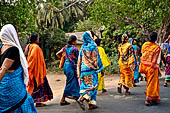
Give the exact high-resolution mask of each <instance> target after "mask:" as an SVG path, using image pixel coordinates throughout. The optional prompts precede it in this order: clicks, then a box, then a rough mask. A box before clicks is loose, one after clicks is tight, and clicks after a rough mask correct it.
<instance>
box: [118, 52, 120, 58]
mask: <svg viewBox="0 0 170 113" xmlns="http://www.w3.org/2000/svg"><path fill="white" fill-rule="evenodd" d="M119 58H120V52H118V60H119Z"/></svg>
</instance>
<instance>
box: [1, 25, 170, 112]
mask: <svg viewBox="0 0 170 113" xmlns="http://www.w3.org/2000/svg"><path fill="white" fill-rule="evenodd" d="M95 38H96V36H95V33H94V32H92V31H87V32H85V33H84V34H83V39H82V40H83V45H82V46H81V49H80V51H79V50H78V48H77V47H75V45H76V41H77V38H76V36H73V35H72V36H70V37H69V40H68V44H67V45H66V46H64V47H63V48H62V49H61V50H60V51H58V52H57V53H56V55H57V57H59V58H61V59H62V60H61V63H60V67H61V68H63V71H64V74H65V75H66V86H65V89H64V93H63V96H62V98H61V101H60V105H62V106H63V105H69V104H70V103H69V102H68V101H66V98H70V99H74V100H76V101H77V103H78V104H79V105H80V107H81V109H82V110H85V104H84V101H86V102H87V104H88V109H89V110H92V109H95V108H97V107H98V106H97V105H96V95H97V90H98V91H102V93H104V92H106V91H107V90H106V89H105V84H104V68H105V67H107V66H108V65H110V64H111V62H110V60H109V59H108V57H107V55H106V53H105V51H104V49H103V48H102V47H100V43H101V39H98V38H97V39H95ZM0 39H1V41H2V44H1V45H0V66H1V68H0V113H9V112H12V113H21V112H23V113H37V110H36V108H35V106H34V103H36V106H37V107H39V106H45V104H43V103H42V102H46V101H48V100H51V99H53V93H52V90H51V88H50V86H49V83H48V80H47V77H46V75H47V72H46V65H45V61H44V56H43V52H42V50H41V48H40V47H39V46H38V43H39V37H38V34H35V33H32V34H31V36H30V42H29V44H28V45H27V46H26V48H25V52H23V50H22V48H21V45H20V43H19V36H18V33H17V29H16V28H15V27H14V26H13V25H11V24H7V25H5V26H3V27H2V29H1V32H0ZM156 40H157V33H156V32H152V33H151V34H150V40H149V41H148V42H145V43H144V44H143V46H142V49H141V53H142V56H141V58H140V59H141V62H140V59H139V58H138V53H139V48H138V47H137V46H136V40H131V41H130V40H129V38H128V36H127V35H126V34H123V35H122V37H121V41H122V42H121V44H120V45H119V47H118V51H119V54H118V59H119V66H120V72H121V75H120V81H119V83H118V88H117V90H118V93H122V87H124V89H125V95H130V94H131V92H130V90H129V89H130V88H133V87H134V86H135V83H138V82H139V73H143V74H145V75H146V79H147V90H146V91H145V94H146V100H145V104H146V105H147V106H150V105H153V104H156V103H157V102H159V101H160V97H159V75H160V71H159V63H160V60H161V59H162V60H163V62H164V64H166V63H167V64H168V65H169V58H170V57H169V53H168V55H167V60H165V58H164V55H163V53H162V52H161V48H160V46H159V45H158V44H157V43H156ZM168 52H169V46H168ZM167 69H169V68H167ZM166 74H167V77H166V81H165V85H166V84H167V81H168V80H169V70H166Z"/></svg>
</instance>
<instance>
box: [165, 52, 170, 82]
mask: <svg viewBox="0 0 170 113" xmlns="http://www.w3.org/2000/svg"><path fill="white" fill-rule="evenodd" d="M166 63H167V64H168V65H167V67H166V70H165V80H166V81H167V82H170V54H168V55H167V57H166Z"/></svg>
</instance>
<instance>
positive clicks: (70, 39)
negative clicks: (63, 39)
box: [68, 35, 77, 45]
mask: <svg viewBox="0 0 170 113" xmlns="http://www.w3.org/2000/svg"><path fill="white" fill-rule="evenodd" d="M76 40H77V37H76V36H75V35H71V36H70V37H69V40H68V44H69V45H72V44H73V42H74V41H76Z"/></svg>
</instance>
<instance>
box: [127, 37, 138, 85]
mask: <svg viewBox="0 0 170 113" xmlns="http://www.w3.org/2000/svg"><path fill="white" fill-rule="evenodd" d="M129 42H130V43H131V44H132V47H133V55H134V58H135V61H134V63H135V71H134V86H136V84H135V83H138V82H139V77H140V73H139V58H138V53H139V47H138V46H137V45H136V40H135V39H133V38H130V39H129Z"/></svg>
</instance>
